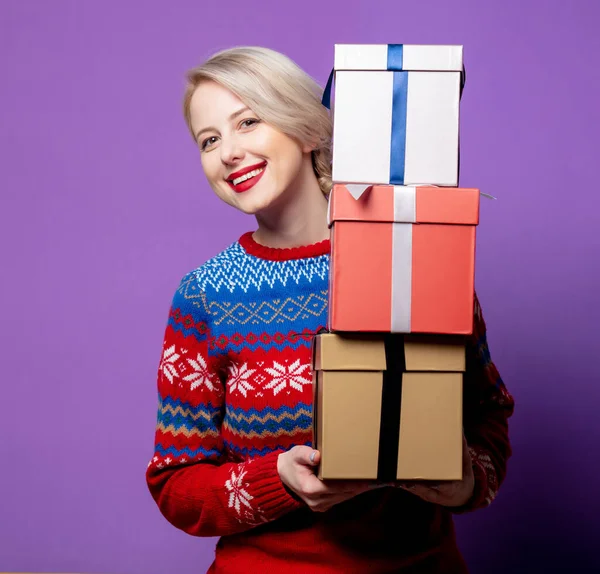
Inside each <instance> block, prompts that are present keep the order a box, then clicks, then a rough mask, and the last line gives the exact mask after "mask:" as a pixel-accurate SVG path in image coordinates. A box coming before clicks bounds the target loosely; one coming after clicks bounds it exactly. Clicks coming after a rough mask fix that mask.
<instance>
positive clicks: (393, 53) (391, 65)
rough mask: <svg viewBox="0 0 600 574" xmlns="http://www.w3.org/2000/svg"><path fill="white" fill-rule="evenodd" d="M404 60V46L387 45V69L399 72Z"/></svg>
mask: <svg viewBox="0 0 600 574" xmlns="http://www.w3.org/2000/svg"><path fill="white" fill-rule="evenodd" d="M403 60H404V44H388V53H387V69H388V70H394V71H395V72H401V71H402V70H403V68H402V64H403Z"/></svg>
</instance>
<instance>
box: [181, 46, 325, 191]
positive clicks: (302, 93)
mask: <svg viewBox="0 0 600 574" xmlns="http://www.w3.org/2000/svg"><path fill="white" fill-rule="evenodd" d="M186 78H187V86H186V90H185V95H184V98H183V113H184V116H185V121H186V123H187V126H188V128H189V130H190V132H191V134H192V137H194V133H193V130H192V126H191V120H190V102H191V99H192V96H193V94H194V92H195V90H196V88H197V87H198V86H199V85H200V83H201V82H203V81H207V80H212V81H214V82H217V83H219V84H221V85H222V86H224V87H225V88H227V89H228V90H230V91H231V92H233V93H234V94H235V95H236V96H237V97H238V98H240V100H242V102H244V104H246V105H247V106H248V107H249V108H250V109H251V110H252V111H253V112H254V113H255V114H256V115H257V116H258V117H259V118H260V119H262V120H263V121H265V122H266V123H268V124H270V125H272V126H273V127H275V128H276V129H278V130H279V131H281V132H283V133H284V134H286V135H287V136H289V137H291V138H293V139H295V140H296V141H297V142H299V143H300V144H301V145H309V146H311V147H314V149H313V151H312V164H313V169H314V172H315V174H316V176H317V180H318V182H319V187H320V188H321V191H322V192H323V193H324V194H327V193H329V191H330V190H331V185H332V183H331V138H332V131H333V127H332V120H331V116H330V113H329V110H328V109H327V108H325V106H323V105H322V104H321V96H322V94H323V90H322V88H321V87H320V86H319V85H318V84H317V82H315V80H313V78H311V77H310V76H309V75H308V74H307V73H306V72H304V70H302V69H301V68H300V67H299V66H298V65H297V64H296V63H294V62H293V61H292V60H290V59H289V58H288V57H287V56H284V55H283V54H280V53H279V52H276V51H274V50H270V49H268V48H258V47H236V48H230V49H228V50H223V51H221V52H217V53H216V54H214V55H213V56H211V57H210V58H209V59H208V60H206V61H205V62H204V63H203V64H202V65H201V66H198V67H196V68H193V69H191V70H190V71H189V72H188V73H187V75H186ZM194 139H195V138H194Z"/></svg>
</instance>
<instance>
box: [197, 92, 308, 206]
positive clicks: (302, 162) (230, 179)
mask: <svg viewBox="0 0 600 574" xmlns="http://www.w3.org/2000/svg"><path fill="white" fill-rule="evenodd" d="M190 122H191V127H192V131H193V133H194V134H195V136H196V139H197V142H198V146H199V148H200V158H201V161H202V168H203V170H204V173H205V175H206V178H207V179H208V182H209V184H210V186H211V188H212V189H213V191H214V192H215V193H216V194H217V196H218V197H220V198H221V199H222V200H223V201H225V202H226V203H228V204H229V205H232V206H233V207H235V208H237V209H239V210H240V211H243V212H244V213H248V214H257V213H261V212H264V211H265V210H268V209H269V207H271V206H275V205H276V204H278V203H280V202H281V201H283V200H284V198H285V196H286V194H287V193H293V188H294V186H295V185H296V184H298V182H299V181H300V180H301V178H302V172H303V171H304V170H306V169H307V166H308V167H310V165H311V164H310V162H311V156H310V152H311V149H310V148H309V146H301V145H300V144H299V143H298V142H297V141H296V140H294V139H292V138H290V137H289V136H287V135H285V134H284V133H282V132H280V131H279V130H277V129H275V128H274V127H272V126H270V125H269V124H266V123H265V122H263V121H261V120H260V119H259V118H257V117H256V115H255V114H254V113H253V112H252V110H250V109H249V108H248V107H247V106H246V105H245V104H244V103H243V102H242V101H241V100H240V99H239V98H238V97H237V96H236V95H235V94H233V93H232V92H230V91H229V90H228V89H227V88H224V87H223V86H221V85H220V84H218V83H216V82H212V81H205V82H202V83H201V84H200V85H199V86H198V87H197V88H196V91H195V92H194V94H193V96H192V98H191V101H190ZM307 162H308V163H307ZM311 169H312V168H311Z"/></svg>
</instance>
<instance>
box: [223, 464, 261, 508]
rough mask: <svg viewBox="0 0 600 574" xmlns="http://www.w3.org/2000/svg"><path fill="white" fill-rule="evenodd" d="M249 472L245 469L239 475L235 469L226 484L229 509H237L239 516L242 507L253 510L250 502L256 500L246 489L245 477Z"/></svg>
mask: <svg viewBox="0 0 600 574" xmlns="http://www.w3.org/2000/svg"><path fill="white" fill-rule="evenodd" d="M246 473H247V471H246V470H243V467H241V468H240V469H239V474H236V473H235V469H234V470H232V471H231V476H230V477H229V479H228V480H227V481H226V482H225V488H226V489H227V490H228V492H229V503H228V504H229V508H235V511H236V512H237V514H238V516H240V514H241V511H242V505H243V506H245V507H246V508H248V509H250V510H252V505H251V504H250V501H251V500H252V499H253V498H254V497H253V496H252V495H251V494H250V493H249V492H248V491H247V490H246V489H245V488H244V487H245V486H246V485H245V484H244V477H245V476H246Z"/></svg>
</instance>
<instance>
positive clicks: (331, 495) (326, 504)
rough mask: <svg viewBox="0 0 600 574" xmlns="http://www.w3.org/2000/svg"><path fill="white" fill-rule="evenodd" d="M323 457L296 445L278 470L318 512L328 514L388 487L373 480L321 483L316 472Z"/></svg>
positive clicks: (282, 459) (309, 505) (296, 491)
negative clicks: (340, 504)
mask: <svg viewBox="0 0 600 574" xmlns="http://www.w3.org/2000/svg"><path fill="white" fill-rule="evenodd" d="M320 458H321V454H320V453H319V451H318V450H313V449H312V448H310V447H308V446H295V447H293V448H291V449H290V450H288V451H287V452H284V453H281V454H280V455H279V458H278V459H277V471H278V472H279V476H280V478H281V481H282V482H283V484H285V485H286V486H287V487H288V488H289V489H290V490H291V491H293V492H294V493H295V494H296V495H297V496H298V497H299V498H300V499H302V500H303V501H304V502H305V503H306V504H307V505H308V507H309V508H310V509H311V510H313V511H314V512H325V511H326V510H329V509H330V508H331V507H332V506H335V505H336V504H339V503H340V502H344V501H345V500H348V499H350V498H353V497H355V496H357V495H359V494H361V493H363V492H366V491H367V490H372V489H373V488H379V487H382V486H387V485H385V484H378V483H375V482H372V481H371V482H368V481H357V480H345V481H341V480H336V481H334V482H330V483H327V482H324V481H322V480H319V479H318V478H317V476H316V475H315V473H314V470H313V469H314V467H316V466H317V465H318V464H319V460H320Z"/></svg>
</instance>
